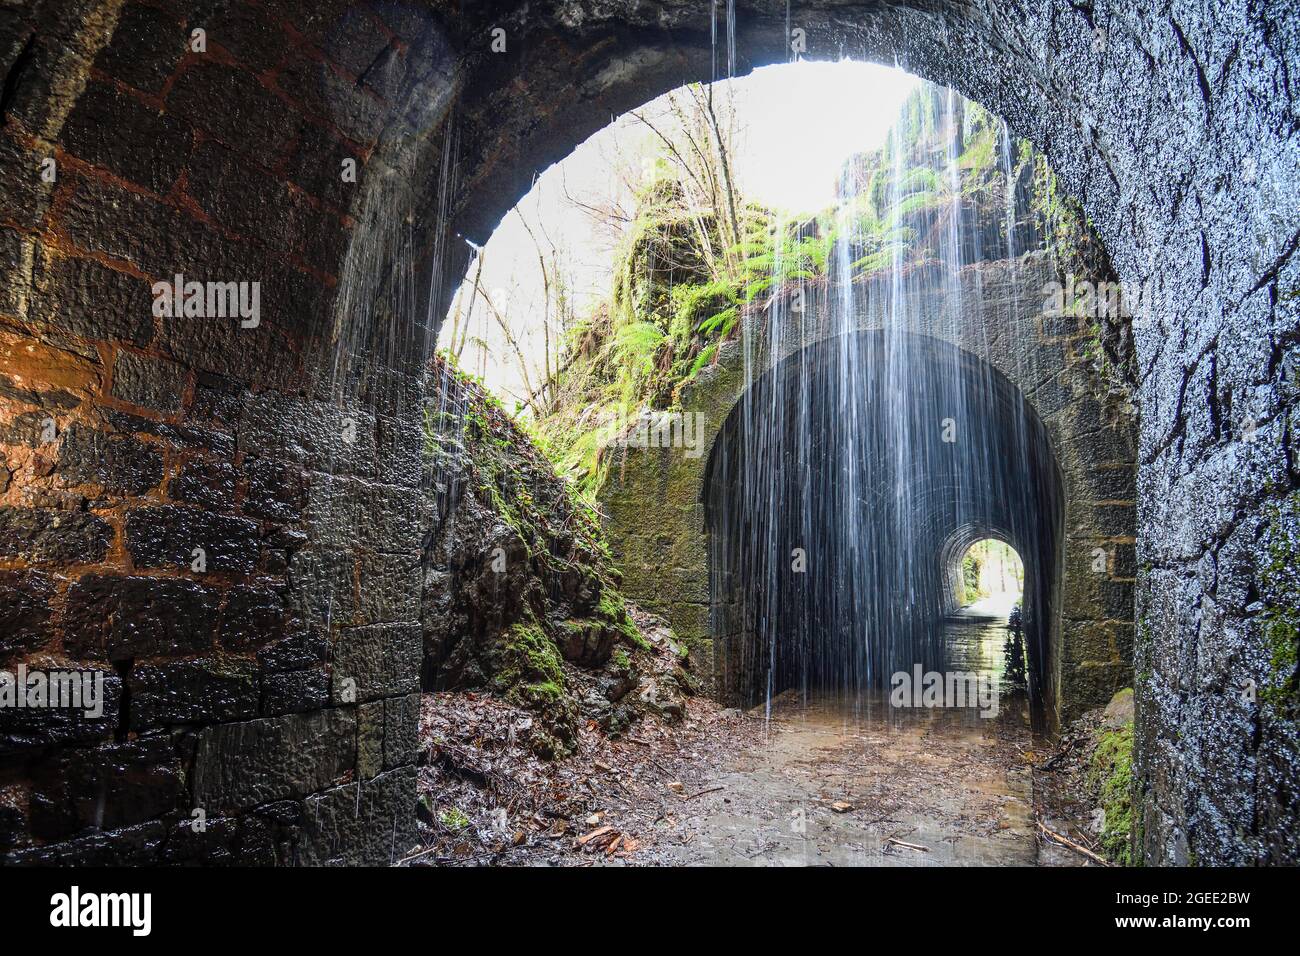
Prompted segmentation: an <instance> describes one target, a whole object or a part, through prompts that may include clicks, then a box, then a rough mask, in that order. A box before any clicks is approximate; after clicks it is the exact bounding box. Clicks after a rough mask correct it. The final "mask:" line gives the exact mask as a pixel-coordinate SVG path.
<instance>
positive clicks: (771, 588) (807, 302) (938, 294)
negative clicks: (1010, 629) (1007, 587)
mask: <svg viewBox="0 0 1300 956" xmlns="http://www.w3.org/2000/svg"><path fill="white" fill-rule="evenodd" d="M964 111H965V101H963V100H961V98H960V97H958V96H957V95H956V94H955V93H953V92H952V91H951V90H945V89H941V88H938V87H934V86H926V87H923V90H922V93H921V95H919V96H917V97H915V98H914V99H913V101H911V102H910V104H909V106H908V107H907V108H905V109H904V111H903V113H902V115H901V116H900V117H899V121H898V124H897V126H896V127H895V128H894V130H893V131H892V133H891V135H890V139H889V141H888V143H887V144H886V146H885V147H884V154H883V158H882V159H881V160H880V161H879V162H875V163H874V164H873V163H871V162H866V163H863V164H858V165H855V164H854V163H850V164H849V165H848V166H846V168H845V172H844V175H843V177H842V181H841V184H840V196H839V205H838V209H837V213H836V216H835V225H834V232H833V234H832V236H833V247H832V249H831V253H830V255H829V256H828V262H829V266H828V269H827V273H828V274H827V275H826V276H825V278H824V279H823V280H822V281H820V282H818V281H810V280H808V279H807V277H806V276H805V275H804V274H803V273H802V272H801V273H800V274H799V275H798V276H796V277H793V278H791V279H789V280H788V281H778V282H777V283H776V285H775V286H774V288H775V289H776V290H777V292H776V294H775V295H773V296H772V298H771V300H770V301H769V302H768V303H766V305H765V308H764V309H763V310H762V311H761V313H760V314H755V315H752V316H751V317H750V320H749V321H748V322H747V323H746V325H745V326H744V332H743V335H744V347H743V355H744V382H745V389H744V393H743V397H742V399H741V401H740V404H739V406H738V408H737V409H736V411H735V412H734V413H733V414H732V415H731V417H730V418H729V419H728V421H727V423H726V425H725V426H724V429H723V435H722V438H721V439H720V441H719V445H718V449H717V450H715V457H714V460H713V462H712V466H711V469H712V470H711V480H710V488H711V491H710V496H709V502H708V504H709V514H710V527H711V531H712V541H713V547H712V554H711V560H712V578H711V586H712V589H713V596H714V608H713V615H714V617H713V629H714V633H715V634H716V635H718V637H719V638H720V639H721V640H723V641H724V642H726V646H727V647H728V648H729V650H728V652H727V653H726V655H725V656H726V658H727V659H726V664H725V670H726V674H725V675H724V682H725V684H726V687H725V688H724V693H727V694H730V695H731V696H732V697H733V698H735V699H738V700H742V701H746V702H755V701H756V699H757V700H760V701H763V702H765V704H766V706H767V707H768V708H770V706H771V701H772V698H773V696H774V695H776V694H778V693H780V692H782V691H783V690H787V689H790V688H794V689H796V690H797V691H798V692H799V693H800V694H802V695H804V696H808V695H811V694H813V693H818V694H825V693H826V692H832V693H836V694H839V695H841V696H843V697H844V698H846V699H847V700H849V701H851V702H853V703H854V704H855V705H857V704H859V703H862V702H869V701H870V699H871V696H872V695H871V693H870V692H872V691H876V690H879V689H881V688H884V687H887V686H888V685H889V682H890V678H891V675H893V674H896V673H899V672H907V673H911V672H912V670H913V668H914V667H915V666H918V665H919V666H920V667H922V669H923V670H924V671H944V670H945V669H946V668H947V666H948V660H947V657H948V648H947V647H946V644H945V640H944V636H943V628H942V621H943V618H944V616H945V614H946V613H948V612H949V611H950V610H951V609H952V607H953V606H954V605H953V595H952V588H951V580H952V568H951V567H947V566H945V562H947V563H949V564H951V563H952V562H953V561H959V560H960V557H961V553H960V552H961V551H964V547H961V548H955V547H954V546H953V544H954V542H964V543H965V544H970V543H973V541H974V540H976V539H978V538H983V537H996V538H1001V539H1003V540H1006V541H1008V542H1010V543H1012V544H1013V546H1015V547H1016V548H1017V549H1018V550H1020V551H1021V552H1022V554H1025V555H1026V562H1027V564H1029V565H1030V566H1031V570H1030V572H1029V574H1030V576H1031V577H1032V576H1033V574H1034V570H1033V565H1034V564H1035V563H1037V565H1038V568H1037V570H1038V585H1039V590H1038V591H1036V592H1033V593H1030V594H1028V595H1027V596H1026V605H1027V606H1026V614H1027V616H1028V617H1030V618H1032V619H1033V620H1032V624H1031V626H1032V628H1033V629H1034V630H1035V632H1036V634H1037V636H1038V638H1039V639H1040V640H1041V639H1042V637H1043V634H1044V633H1045V627H1046V620H1047V608H1046V605H1047V600H1046V597H1047V595H1048V593H1049V592H1048V591H1046V590H1043V587H1044V586H1045V585H1046V583H1047V579H1048V578H1049V577H1050V574H1051V568H1050V557H1049V552H1050V551H1051V549H1052V548H1053V547H1054V538H1053V534H1054V530H1053V529H1054V520H1055V519H1054V515H1055V509H1056V507H1057V505H1056V502H1055V499H1054V497H1053V489H1052V482H1051V480H1050V472H1051V467H1052V466H1051V458H1050V452H1049V451H1047V448H1048V444H1047V441H1046V438H1045V437H1044V435H1043V434H1042V431H1041V425H1039V424H1038V423H1037V421H1036V419H1035V418H1034V417H1033V414H1032V411H1031V410H1030V409H1028V408H1027V406H1026V404H1025V402H1024V399H1023V396H1021V395H1020V393H1019V391H1018V389H1016V388H1015V387H1014V386H1013V385H1011V384H1010V382H1009V381H1008V380H1007V379H1006V378H1005V377H1004V376H1003V375H1002V374H1001V373H999V372H998V371H997V370H996V369H995V368H994V366H993V364H992V363H991V361H990V344H989V342H988V339H987V333H986V331H985V325H986V322H985V319H986V318H987V317H986V316H985V315H984V313H983V312H982V310H983V309H985V308H1005V309H1010V310H1012V311H1016V310H1017V308H1018V300H1017V298H1016V296H1015V294H1014V291H1013V293H1012V295H1011V296H1010V297H1009V298H1008V299H1007V300H1005V301H1003V302H998V303H994V304H992V305H986V304H985V302H984V301H983V297H982V291H983V290H982V288H981V287H980V285H979V276H978V270H973V269H971V268H970V267H971V266H973V265H974V264H976V263H977V262H979V261H980V260H982V259H990V258H991V259H1002V258H1004V257H1005V258H1007V259H1012V260H1014V259H1015V257H1016V255H1017V248H1018V246H1017V243H1018V240H1017V229H1018V228H1019V226H1018V222H1019V220H1020V219H1021V218H1023V215H1024V213H1023V209H1022V204H1023V200H1021V199H1020V198H1019V197H1018V196H1017V190H1016V170H1015V169H1014V167H1013V165H1012V145H1013V144H1012V143H1011V141H1010V137H1009V135H1008V134H1007V132H1006V130H1005V127H1000V129H999V130H996V131H994V135H996V138H997V140H999V146H1000V157H999V158H1000V160H1001V163H1000V166H1001V177H1000V178H1001V180H1002V181H1004V182H1005V184H1006V188H1005V198H1006V203H1005V206H1004V207H1003V208H998V205H999V204H998V203H997V202H995V203H994V204H993V209H994V212H993V214H992V215H993V219H994V222H993V226H994V228H993V229H990V228H989V222H987V221H982V220H988V219H989V213H988V212H987V210H985V211H984V212H983V213H982V214H981V211H980V210H979V209H975V210H974V212H972V207H973V200H972V198H971V196H970V194H969V192H968V190H967V189H966V186H967V180H966V169H965V166H966V160H965V159H964V155H963V154H964V152H965V145H966V144H965V143H964V142H963V141H964V139H965V137H966V136H967V134H968V132H969V128H968V124H967V123H966V122H964V119H963V115H962V114H963V113H964ZM998 198H999V199H1000V198H1001V197H998ZM777 228H778V229H786V228H787V224H786V223H784V222H779V223H778V224H777ZM795 228H797V229H807V228H815V227H809V226H807V225H806V224H805V225H797V226H795ZM778 248H780V245H779V244H778ZM868 259H870V260H871V261H872V262H874V263H875V268H874V269H864V268H861V266H862V264H863V263H864V262H865V261H866V260H868ZM775 268H776V270H777V272H778V279H779V280H780V279H782V278H783V276H782V275H781V270H783V269H787V268H788V269H790V270H791V271H792V272H793V271H794V270H795V269H797V268H800V267H799V266H798V265H797V264H791V263H788V262H785V261H783V260H782V259H781V257H780V256H779V255H778V256H777V261H776V264H775ZM1010 275H1011V282H1010V285H1011V286H1012V287H1014V285H1015V280H1016V279H1017V278H1018V274H1017V273H1016V271H1015V270H1014V269H1012V270H1011V272H1010ZM1003 325H1005V326H1007V327H1011V323H1003ZM952 343H960V346H961V347H957V345H954V344H952ZM1012 351H1013V352H1014V351H1015V350H1014V349H1013V350H1012ZM1040 559H1041V560H1040ZM1032 653H1034V654H1038V655H1039V656H1040V657H1041V653H1040V650H1039V648H1038V647H1034V648H1033V649H1032ZM1037 663H1038V664H1039V665H1041V660H1039V661H1038V662H1037Z"/></svg>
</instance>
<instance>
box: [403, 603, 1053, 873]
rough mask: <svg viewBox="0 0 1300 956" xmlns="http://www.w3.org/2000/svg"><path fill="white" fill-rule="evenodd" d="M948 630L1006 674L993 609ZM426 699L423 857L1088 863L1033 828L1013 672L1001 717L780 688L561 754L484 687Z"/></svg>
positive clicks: (959, 656)
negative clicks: (761, 703)
mask: <svg viewBox="0 0 1300 956" xmlns="http://www.w3.org/2000/svg"><path fill="white" fill-rule="evenodd" d="M1003 620H1004V619H1003ZM946 630H947V631H948V635H949V641H950V647H952V648H954V649H955V650H956V659H955V660H954V662H953V667H954V668H957V669H964V670H970V671H978V672H980V673H983V674H986V675H987V674H995V673H996V674H998V675H999V676H1000V675H1001V673H1002V667H1003V662H1002V651H1003V644H1004V642H1005V639H1006V631H1005V629H1004V628H1003V627H1002V626H1001V624H1000V621H999V620H998V619H996V618H991V617H986V616H981V614H980V613H979V612H978V609H977V610H976V611H975V612H968V613H967V614H965V615H963V616H961V617H959V618H956V619H954V620H951V621H950V622H949V624H948V625H947V628H946ZM426 708H428V711H429V715H428V719H427V720H426V729H427V730H428V731H430V732H432V736H433V737H434V738H437V739H440V740H442V741H443V743H442V744H440V745H438V746H436V747H435V748H434V750H433V751H431V753H435V754H436V759H432V760H430V762H429V763H428V765H427V766H426V769H425V771H423V773H424V774H426V775H427V776H426V777H423V778H422V790H423V792H424V793H425V795H426V796H425V797H423V798H422V799H423V800H424V801H425V802H426V803H427V809H428V812H427V813H426V817H427V818H428V819H429V821H430V823H429V825H428V826H427V827H426V828H425V831H426V836H427V837H428V847H429V849H427V850H425V851H422V854H421V856H420V857H419V858H418V860H417V861H415V862H417V863H429V864H433V863H441V864H456V863H463V864H471V865H480V864H497V865H502V864H503V865H525V866H526V865H560V866H572V865H581V866H586V865H634V866H635V865H642V866H645V865H664V864H667V865H697V866H706V865H733V866H735V865H739V866H751V865H752V866H805V865H812V866H817V865H831V866H845V865H897V866H940V865H1012V866H1015V865H1020V866H1024V865H1044V864H1046V865H1054V864H1070V863H1077V862H1079V861H1078V860H1077V859H1074V858H1072V855H1071V854H1070V852H1069V851H1067V850H1063V849H1060V848H1058V847H1053V846H1051V845H1045V844H1043V843H1041V841H1039V840H1037V839H1036V838H1035V824H1034V811H1033V797H1032V793H1031V788H1032V776H1031V772H1030V767H1031V760H1032V752H1031V751H1032V748H1033V742H1032V734H1031V731H1030V727H1029V720H1028V714H1027V707H1026V704H1025V701H1024V697H1023V695H1021V694H1018V693H1016V692H1014V691H1011V690H1007V689H1006V688H1005V686H1004V687H1003V692H1002V693H1001V695H1000V697H999V699H998V708H997V713H996V715H991V716H981V715H980V713H979V711H978V710H977V709H975V708H967V709H952V708H936V709H926V708H923V707H920V708H902V709H898V708H891V707H890V706H889V705H888V702H887V701H886V700H885V699H884V698H883V696H882V697H881V698H879V699H875V700H872V701H869V702H859V703H858V704H857V705H856V706H849V705H846V704H845V703H843V702H840V701H834V700H820V701H817V700H814V701H810V702H801V701H799V700H798V699H797V698H796V696H795V695H794V694H792V693H786V694H784V695H781V696H779V697H778V698H776V699H775V700H774V701H773V705H772V708H771V711H770V714H769V713H767V712H766V711H765V709H762V708H760V709H758V710H756V711H754V712H750V713H744V714H742V713H741V712H739V711H735V710H724V709H720V708H719V707H718V706H717V705H716V704H713V703H711V702H710V701H707V700H698V699H697V700H692V701H691V702H690V704H689V706H688V708H687V714H686V717H685V719H684V720H683V721H681V722H678V723H674V724H663V723H658V722H655V721H643V722H642V724H641V725H639V726H637V727H636V728H634V730H633V732H632V733H631V734H630V735H629V736H628V737H626V738H623V739H618V740H609V739H608V738H605V737H604V736H602V735H600V734H599V733H594V732H584V734H583V740H582V743H581V750H580V753H579V754H577V755H575V756H574V757H572V758H570V759H568V760H564V761H559V762H554V763H551V762H545V761H538V760H537V759H536V758H534V757H531V756H528V755H526V754H521V753H520V750H519V748H518V747H516V746H512V745H511V743H510V740H511V736H510V731H509V728H510V726H513V725H515V723H517V721H518V720H519V719H520V715H518V714H515V713H513V712H511V711H509V710H508V709H506V708H504V705H502V704H500V703H499V702H495V701H492V700H491V699H490V698H484V697H473V696H472V695H471V696H468V697H466V696H457V695H434V696H431V697H430V698H429V699H428V700H427V701H426ZM450 820H455V821H456V823H455V825H452V824H451V823H449V822H445V821H450ZM435 821H438V822H435Z"/></svg>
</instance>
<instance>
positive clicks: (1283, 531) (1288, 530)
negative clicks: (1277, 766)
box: [1259, 493, 1300, 720]
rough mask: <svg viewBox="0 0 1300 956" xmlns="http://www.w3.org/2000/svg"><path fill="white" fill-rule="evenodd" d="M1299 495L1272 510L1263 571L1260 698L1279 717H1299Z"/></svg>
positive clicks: (1291, 497)
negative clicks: (1264, 661)
mask: <svg viewBox="0 0 1300 956" xmlns="http://www.w3.org/2000/svg"><path fill="white" fill-rule="evenodd" d="M1297 511H1300V493H1296V494H1292V495H1291V496H1290V497H1289V498H1287V499H1286V500H1285V501H1284V502H1283V503H1282V504H1281V505H1278V506H1274V507H1272V508H1270V509H1269V533H1268V544H1267V556H1268V557H1267V564H1266V565H1265V566H1264V568H1263V569H1262V571H1261V573H1260V583H1261V585H1262V588H1261V594H1262V596H1263V597H1264V601H1265V605H1264V611H1263V613H1262V614H1261V615H1260V626H1261V629H1262V634H1263V638H1264V644H1265V649H1266V650H1267V652H1268V657H1269V663H1268V678H1267V683H1266V684H1265V686H1264V687H1262V688H1260V691H1259V699H1260V701H1261V703H1263V704H1264V705H1266V706H1267V707H1268V708H1269V709H1270V710H1271V711H1272V713H1273V715H1274V716H1275V717H1278V718H1281V719H1284V720H1295V719H1296V717H1297V715H1300V531H1297V528H1300V521H1298V520H1297Z"/></svg>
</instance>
